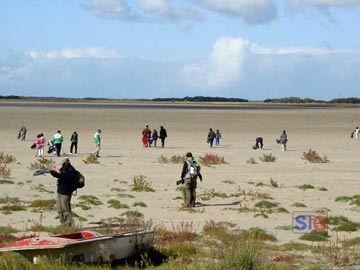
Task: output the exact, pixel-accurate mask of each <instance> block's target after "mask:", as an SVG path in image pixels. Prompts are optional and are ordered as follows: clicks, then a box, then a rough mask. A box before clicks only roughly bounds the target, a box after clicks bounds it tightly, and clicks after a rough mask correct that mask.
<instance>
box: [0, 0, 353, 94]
mask: <svg viewBox="0 0 360 270" xmlns="http://www.w3.org/2000/svg"><path fill="white" fill-rule="evenodd" d="M359 23H360V0H278V1H273V0H71V1H70V0H67V1H64V0H52V1H48V0H3V1H1V2H0V25H1V28H0V35H1V42H0V95H25V96H65V97H106V98H155V97H184V96H194V95H206V96H225V97H240V98H247V99H250V100H263V99H266V98H278V97H286V96H299V97H310V98H316V99H326V100H328V99H332V98H338V97H350V96H357V97H359V93H360V92H359V89H358V88H359V85H360V27H358V26H359Z"/></svg>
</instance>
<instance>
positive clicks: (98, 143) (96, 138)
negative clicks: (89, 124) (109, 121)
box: [94, 129, 101, 157]
mask: <svg viewBox="0 0 360 270" xmlns="http://www.w3.org/2000/svg"><path fill="white" fill-rule="evenodd" d="M100 134H101V129H98V130H97V131H96V132H95V134H94V143H95V152H94V155H95V156H96V157H100V155H99V153H100V150H101V137H100Z"/></svg>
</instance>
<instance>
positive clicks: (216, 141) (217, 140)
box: [215, 138, 220, 146]
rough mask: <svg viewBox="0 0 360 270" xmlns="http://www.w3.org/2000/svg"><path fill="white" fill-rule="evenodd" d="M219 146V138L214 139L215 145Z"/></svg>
mask: <svg viewBox="0 0 360 270" xmlns="http://www.w3.org/2000/svg"><path fill="white" fill-rule="evenodd" d="M219 144H220V138H216V139H215V145H216V146H218V145H219Z"/></svg>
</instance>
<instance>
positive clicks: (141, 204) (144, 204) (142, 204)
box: [133, 202, 147, 207]
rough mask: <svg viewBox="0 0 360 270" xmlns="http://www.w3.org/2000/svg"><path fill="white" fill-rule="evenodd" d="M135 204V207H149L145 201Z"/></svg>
mask: <svg viewBox="0 0 360 270" xmlns="http://www.w3.org/2000/svg"><path fill="white" fill-rule="evenodd" d="M133 206H134V207H147V205H146V203H144V202H134V203H133Z"/></svg>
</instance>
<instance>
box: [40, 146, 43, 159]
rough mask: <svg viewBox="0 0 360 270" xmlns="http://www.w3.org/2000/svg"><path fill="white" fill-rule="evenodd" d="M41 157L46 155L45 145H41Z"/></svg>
mask: <svg viewBox="0 0 360 270" xmlns="http://www.w3.org/2000/svg"><path fill="white" fill-rule="evenodd" d="M40 157H44V146H41V147H40Z"/></svg>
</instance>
